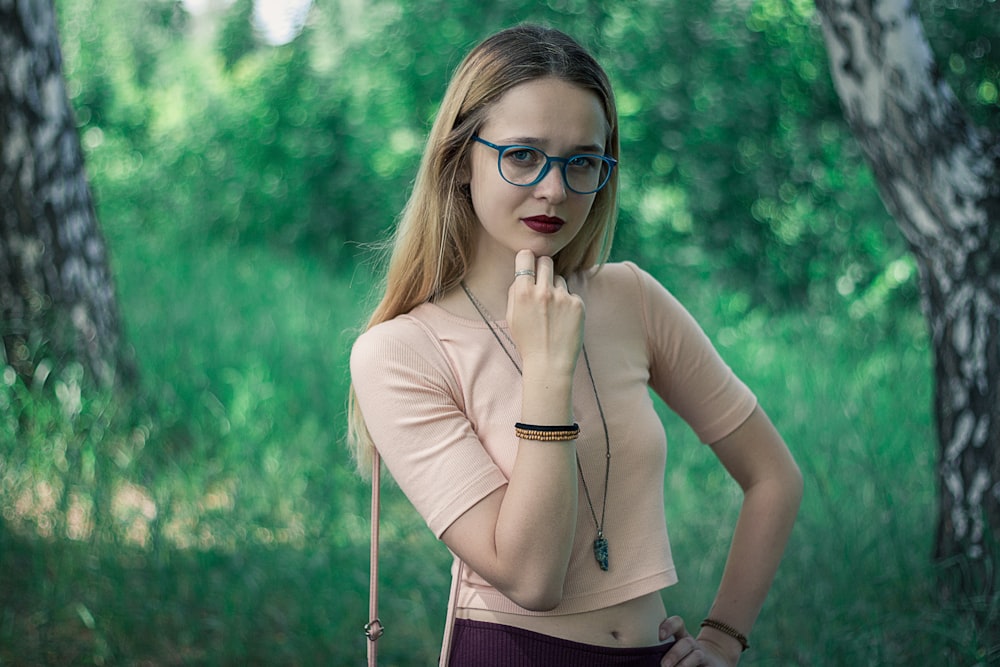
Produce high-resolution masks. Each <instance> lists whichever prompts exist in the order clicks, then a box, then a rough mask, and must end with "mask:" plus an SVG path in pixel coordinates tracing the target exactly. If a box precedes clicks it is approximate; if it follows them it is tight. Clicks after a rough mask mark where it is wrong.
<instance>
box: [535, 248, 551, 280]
mask: <svg viewBox="0 0 1000 667" xmlns="http://www.w3.org/2000/svg"><path fill="white" fill-rule="evenodd" d="M535 271H536V272H537V274H538V275H537V276H536V277H535V282H536V283H537V284H539V285H546V286H551V285H552V284H553V282H552V281H553V278H554V275H553V274H554V273H555V268H554V266H553V264H552V258H551V257H545V256H544V255H543V256H542V257H539V258H538V259H536V260H535Z"/></svg>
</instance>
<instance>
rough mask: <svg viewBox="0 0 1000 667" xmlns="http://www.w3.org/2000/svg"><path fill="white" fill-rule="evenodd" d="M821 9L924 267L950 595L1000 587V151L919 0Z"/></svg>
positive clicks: (837, 79) (861, 1)
mask: <svg viewBox="0 0 1000 667" xmlns="http://www.w3.org/2000/svg"><path fill="white" fill-rule="evenodd" d="M816 6H817V8H818V9H819V12H820V14H821V17H822V25H823V34H824V38H825V40H826V47H827V52H828V54H829V56H830V68H831V72H832V75H833V81H834V84H835V86H836V89H837V93H838V95H839V96H840V99H841V102H842V105H843V109H844V114H845V116H846V118H847V121H848V123H849V125H850V127H851V130H852V131H853V133H854V136H855V137H856V138H857V140H858V141H859V143H860V145H861V147H862V149H863V151H864V153H865V155H866V157H867V159H868V162H869V164H870V166H871V168H872V170H873V172H874V174H875V178H876V180H877V182H878V187H879V192H880V194H881V196H882V200H883V201H884V202H885V205H886V207H887V208H888V210H889V212H890V213H891V214H892V216H893V217H894V218H895V220H896V222H897V223H898V225H899V228H900V229H901V230H902V232H903V235H904V236H905V237H906V240H907V242H908V244H909V247H910V250H911V251H912V252H913V254H914V256H915V257H916V262H917V265H918V266H919V269H920V286H921V293H922V295H923V308H924V312H925V315H926V317H927V320H928V323H929V327H930V333H931V339H932V345H933V351H934V357H935V365H934V374H935V383H936V389H935V399H934V400H935V417H936V420H937V430H938V441H939V443H938V444H939V460H938V466H939V467H938V475H939V490H938V493H939V512H940V514H939V517H938V528H937V540H936V545H935V557H936V559H937V560H938V561H939V562H940V563H941V564H942V565H943V566H944V572H945V575H946V576H945V577H943V579H942V583H943V591H944V592H945V593H948V594H955V595H958V596H960V597H961V598H962V599H964V600H970V599H972V598H973V597H978V596H982V595H984V594H986V595H991V594H993V593H995V592H996V591H997V583H998V581H997V572H996V564H997V562H998V561H997V559H998V557H1000V548H998V539H1000V467H998V465H1000V461H998V452H1000V395H998V387H1000V250H998V248H1000V229H998V228H997V215H998V213H1000V188H998V184H1000V179H998V172H997V164H998V163H997V160H998V157H1000V147H998V145H997V142H996V141H995V139H994V138H993V137H992V136H990V135H989V134H988V133H987V132H986V131H985V130H983V129H981V128H978V127H976V126H975V125H974V124H973V123H972V122H971V120H970V119H969V117H968V116H967V114H966V113H965V111H964V110H963V109H962V108H961V106H960V105H959V104H958V102H957V100H956V98H955V95H954V94H953V93H952V91H951V90H950V88H949V87H948V86H947V84H946V83H945V82H944V80H943V79H942V77H941V75H940V73H939V72H938V70H937V68H936V66H935V64H934V61H933V57H932V54H931V51H930V46H929V45H928V43H927V40H926V38H925V37H924V32H923V26H922V24H921V23H920V19H919V17H918V16H917V13H916V9H915V8H914V7H913V6H912V5H911V3H910V2H909V0H881V1H873V0H850V1H848V0H816ZM896 391H906V388H905V387H897V388H896Z"/></svg>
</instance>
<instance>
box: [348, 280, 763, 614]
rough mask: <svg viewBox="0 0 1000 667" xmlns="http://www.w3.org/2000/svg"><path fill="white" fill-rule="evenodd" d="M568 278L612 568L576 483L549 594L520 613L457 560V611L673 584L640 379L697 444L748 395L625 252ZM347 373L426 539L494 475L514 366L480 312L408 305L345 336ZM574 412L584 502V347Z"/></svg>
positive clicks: (734, 420)
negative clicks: (602, 564) (602, 557)
mask: <svg viewBox="0 0 1000 667" xmlns="http://www.w3.org/2000/svg"><path fill="white" fill-rule="evenodd" d="M570 288H571V290H572V291H574V292H575V293H577V294H579V295H580V296H581V297H582V298H583V299H584V302H585V304H586V309H587V314H586V323H585V330H584V345H585V347H586V350H587V354H588V357H589V359H590V363H591V368H592V370H593V374H594V379H595V381H596V384H597V390H598V393H599V395H600V400H601V404H602V406H603V409H604V415H605V417H606V420H607V425H608V429H609V433H610V438H611V456H612V459H611V472H610V478H609V487H610V489H611V495H610V496H609V497H608V500H607V518H606V521H605V526H604V532H605V535H606V537H607V539H608V543H609V550H610V569H609V570H608V571H607V572H605V571H602V570H601V569H600V568H599V567H598V565H597V562H596V561H595V559H594V556H593V549H592V544H593V540H594V538H595V537H596V529H595V527H594V521H593V518H592V517H591V514H590V509H589V507H588V505H587V501H586V499H585V498H584V497H583V489H582V485H581V489H580V494H581V497H580V499H579V508H580V511H579V516H578V519H577V521H578V525H577V531H576V543H575V544H574V550H573V556H572V558H571V561H570V565H569V570H568V572H567V575H566V581H565V584H564V587H563V591H564V596H563V600H562V602H561V603H560V604H559V606H557V607H556V608H555V609H553V610H551V611H547V612H533V611H529V610H526V609H523V608H521V607H520V606H518V605H516V604H515V603H514V602H512V601H511V600H509V599H508V598H507V597H505V596H504V595H503V594H502V593H500V592H499V591H498V590H496V589H495V588H493V587H492V586H490V584H489V583H487V582H486V581H485V580H484V579H483V578H481V577H480V576H478V575H477V574H476V573H475V572H472V571H471V570H470V568H468V567H466V568H463V570H464V573H465V574H464V576H463V581H462V582H461V584H462V585H461V588H460V594H459V601H458V604H459V606H460V607H469V608H477V609H492V610H496V611H502V612H508V613H516V614H526V615H536V614H544V615H558V614H572V613H579V612H584V611H592V610H595V609H600V608H604V607H608V606H611V605H615V604H619V603H621V602H624V601H626V600H630V599H633V598H636V597H639V596H641V595H645V594H647V593H650V592H653V591H657V590H660V589H662V588H665V587H666V586H669V585H671V584H674V583H676V582H677V575H676V572H675V568H674V563H673V558H672V557H671V553H670V542H669V540H668V537H667V527H666V520H665V517H664V492H663V487H664V473H665V466H666V453H667V443H666V435H665V433H664V430H663V426H662V424H661V422H660V419H659V417H658V415H657V414H656V410H655V408H654V403H653V400H652V398H651V396H650V394H649V388H652V389H653V391H655V392H656V393H657V394H658V395H659V396H660V397H661V398H662V399H663V400H664V401H665V402H666V404H667V405H668V406H670V408H671V409H672V410H674V411H675V412H676V413H677V414H678V415H680V416H681V418H683V419H684V420H685V421H686V422H687V423H688V424H689V425H690V426H691V428H692V429H693V430H694V431H695V433H696V434H697V435H698V437H699V438H700V439H701V441H702V442H705V443H713V442H716V441H718V440H720V439H722V438H723V437H725V436H726V435H728V434H730V433H732V432H733V431H734V430H735V429H736V428H737V427H738V426H739V425H740V424H742V423H743V422H744V420H746V419H747V417H749V416H750V413H751V412H752V411H753V409H754V407H755V406H756V404H757V401H756V398H755V396H754V395H753V393H751V391H750V390H749V389H748V388H747V387H746V385H744V384H743V383H742V382H741V381H740V380H739V379H738V378H737V377H736V376H735V375H734V374H733V373H732V371H731V370H730V368H729V367H728V366H727V365H726V364H725V363H724V362H723V361H722V359H721V358H720V357H719V355H718V354H717V353H716V351H715V349H714V347H713V346H712V344H711V343H710V342H709V340H708V338H707V337H706V336H705V334H704V333H703V332H702V330H701V328H700V327H699V326H698V324H697V323H696V322H695V321H694V319H693V318H692V317H691V316H690V314H688V312H687V311H686V310H685V309H684V307H683V306H681V304H680V303H679V302H678V301H677V300H676V299H675V298H674V297H673V296H672V295H671V294H670V293H669V292H668V291H667V290H666V289H665V288H664V287H663V286H661V285H660V284H659V283H658V282H657V281H656V280H655V279H653V278H652V277H651V276H650V275H649V274H647V273H646V272H644V271H642V270H641V269H639V268H638V267H637V266H635V265H634V264H631V263H621V264H607V265H605V266H603V267H602V268H601V269H600V270H599V271H596V272H594V271H591V272H588V273H586V274H584V275H579V276H575V277H574V279H573V280H571V281H570ZM498 324H499V326H501V327H506V323H505V322H502V321H501V322H499V323H498ZM351 377H352V381H353V383H354V388H355V391H356V393H357V398H358V401H359V405H360V407H361V410H362V412H363V414H364V416H365V421H366V424H367V426H368V430H369V432H370V434H371V436H372V438H373V440H374V442H375V445H376V447H377V448H378V450H379V453H380V454H381V456H382V458H383V460H384V461H385V464H386V467H387V468H388V470H389V472H390V473H391V474H392V476H393V478H394V479H395V480H396V481H397V483H398V484H399V486H400V488H401V489H402V490H403V492H404V493H405V494H406V496H407V498H408V499H409V500H410V502H412V503H413V505H414V507H415V508H416V509H417V511H418V512H419V513H420V514H421V516H422V517H423V518H424V520H425V521H426V522H427V525H428V526H429V527H430V528H431V530H432V531H433V532H434V534H435V535H436V536H438V537H440V536H441V534H442V533H443V532H444V531H445V529H447V528H448V526H449V525H451V523H452V522H453V521H454V520H455V519H457V518H458V517H459V516H461V515H462V513H463V512H465V511H466V510H468V509H469V508H470V507H472V506H473V505H475V504H476V503H477V502H479V501H480V500H482V499H483V498H484V497H485V496H487V495H488V494H490V493H491V492H492V491H494V490H495V489H497V488H499V487H501V486H503V485H504V484H506V482H507V479H508V476H509V475H510V471H511V468H512V465H513V461H514V456H515V453H516V449H517V446H518V440H517V438H516V437H515V435H514V423H515V422H516V421H518V419H519V417H520V408H521V405H520V403H521V392H520V390H519V386H520V376H519V375H518V372H517V370H516V369H515V368H514V366H513V364H512V363H511V361H510V359H508V358H507V356H506V354H505V352H504V351H503V350H502V349H501V348H500V345H499V344H498V343H497V341H496V339H495V338H494V336H493V335H492V334H491V332H490V330H489V329H488V328H487V327H486V324H485V323H484V322H482V321H481V320H467V319H464V318H460V317H457V316H455V315H452V314H451V313H449V312H447V311H445V310H444V309H442V308H441V307H439V306H437V305H435V304H433V303H424V304H421V305H420V306H418V307H416V308H414V309H413V310H412V311H411V312H410V313H408V314H406V315H401V316H399V317H397V318H395V319H393V320H391V321H389V322H385V323H383V324H380V325H377V326H375V327H373V328H372V329H370V330H369V331H367V332H366V333H364V334H363V335H362V336H360V337H359V338H358V340H357V341H356V343H355V345H354V349H353V351H352V354H351ZM573 409H574V413H575V415H576V419H577V421H578V422H579V424H580V429H581V436H580V438H579V439H578V440H577V451H578V453H579V457H580V462H581V465H582V467H583V471H584V475H585V479H586V480H587V482H588V484H589V486H590V489H591V497H592V499H593V500H594V503H595V507H596V506H597V505H598V504H599V503H600V499H602V498H603V481H604V458H605V443H604V431H603V427H602V425H601V420H600V415H599V413H598V409H597V404H596V401H595V398H594V390H593V388H592V387H591V385H590V380H589V378H588V376H587V369H586V367H585V365H584V363H583V360H582V359H581V360H580V363H578V364H577V370H576V376H575V378H574V387H573ZM598 511H599V510H598ZM453 571H454V570H453Z"/></svg>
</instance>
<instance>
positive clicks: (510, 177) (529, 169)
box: [472, 135, 618, 195]
mask: <svg viewBox="0 0 1000 667" xmlns="http://www.w3.org/2000/svg"><path fill="white" fill-rule="evenodd" d="M472 138H473V139H474V140H476V141H478V142H479V143H481V144H483V145H485V146H489V147H490V148H492V149H493V150H495V151H496V152H497V169H498V170H499V171H500V176H501V177H502V178H503V180H505V181H507V182H508V183H510V184H511V185H520V186H523V187H528V186H532V185H537V184H538V183H540V182H541V181H542V179H543V178H545V177H546V176H547V175H548V173H549V169H550V168H551V167H552V163H553V162H556V163H558V165H559V170H560V171H561V172H562V177H563V183H565V184H566V187H567V188H569V189H570V190H572V191H573V192H575V193H577V194H578V195H590V194H594V193H595V192H597V191H599V190H600V189H601V188H603V187H604V186H605V185H607V184H608V181H609V180H611V170H613V169H614V168H615V165H616V164H618V160H616V159H614V158H613V157H610V156H608V155H594V154H591V153H581V154H579V155H571V156H569V157H552V156H550V155H546V154H545V152H544V151H542V150H541V149H540V148H535V147H534V146H522V145H520V144H511V145H508V146H498V145H496V144H491V143H490V142H488V141H486V140H485V139H483V138H482V137H480V136H478V135H473V137H472Z"/></svg>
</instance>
